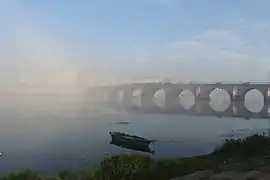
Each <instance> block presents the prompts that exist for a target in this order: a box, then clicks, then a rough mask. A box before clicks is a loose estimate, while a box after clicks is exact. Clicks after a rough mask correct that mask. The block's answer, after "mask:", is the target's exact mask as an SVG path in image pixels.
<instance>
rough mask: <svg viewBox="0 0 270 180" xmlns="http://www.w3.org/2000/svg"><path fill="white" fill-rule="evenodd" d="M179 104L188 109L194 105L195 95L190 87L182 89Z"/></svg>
mask: <svg viewBox="0 0 270 180" xmlns="http://www.w3.org/2000/svg"><path fill="white" fill-rule="evenodd" d="M178 98H179V104H180V106H181V107H183V108H184V109H186V110H189V109H191V108H192V106H194V105H195V98H196V97H195V95H194V93H193V92H192V91H191V90H190V89H184V90H182V91H181V92H180V93H179V95H178Z"/></svg>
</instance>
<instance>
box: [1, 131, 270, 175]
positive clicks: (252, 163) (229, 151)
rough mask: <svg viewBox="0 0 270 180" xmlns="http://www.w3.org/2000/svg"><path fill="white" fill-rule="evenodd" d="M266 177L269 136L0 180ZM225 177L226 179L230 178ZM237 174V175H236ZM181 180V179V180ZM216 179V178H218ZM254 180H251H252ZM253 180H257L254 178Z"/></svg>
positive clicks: (269, 158) (115, 158)
mask: <svg viewBox="0 0 270 180" xmlns="http://www.w3.org/2000/svg"><path fill="white" fill-rule="evenodd" d="M228 174H229V175H230V176H235V177H238V179H239V178H240V176H241V178H240V179H243V178H242V176H243V177H244V176H256V177H257V176H258V177H259V176H260V177H262V176H267V175H268V174H270V137H269V135H265V134H264V135H253V136H250V137H247V138H245V139H237V140H234V139H230V140H226V141H225V142H224V144H223V145H222V146H220V147H218V148H216V149H215V150H214V151H213V152H212V153H210V154H208V155H204V156H197V157H188V158H177V159H162V160H153V159H151V158H149V157H147V156H128V155H123V156H113V157H109V158H106V159H104V160H103V161H102V162H101V163H100V165H99V166H98V167H96V168H94V169H89V170H85V171H83V172H80V173H72V172H68V171H64V172H59V174H58V175H57V177H52V178H49V177H40V176H39V175H38V174H37V173H36V172H34V171H31V170H25V171H22V172H18V173H11V174H9V175H8V176H7V177H4V178H2V179H3V180H4V179H5V180H56V179H57V180H79V179H82V180H91V179H92V180H129V179H130V180H136V179H138V180H146V179H155V180H168V179H172V178H175V177H184V179H198V177H203V176H204V177H205V178H206V179H209V178H210V177H214V176H223V177H224V176H225V175H228ZM229 175H228V176H229ZM236 175H237V176H236ZM182 179H183V178H182ZM217 179H219V178H217ZM253 179H254V178H253ZM255 179H256V178H255Z"/></svg>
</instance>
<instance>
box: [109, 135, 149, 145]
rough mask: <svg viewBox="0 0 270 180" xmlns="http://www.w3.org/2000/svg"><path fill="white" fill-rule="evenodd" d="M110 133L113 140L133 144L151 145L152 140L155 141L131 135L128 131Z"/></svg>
mask: <svg viewBox="0 0 270 180" xmlns="http://www.w3.org/2000/svg"><path fill="white" fill-rule="evenodd" d="M110 135H111V137H112V140H117V141H122V142H130V143H133V144H145V145H149V144H150V143H151V142H154V140H148V139H145V138H143V137H139V136H134V135H129V134H126V133H121V132H110Z"/></svg>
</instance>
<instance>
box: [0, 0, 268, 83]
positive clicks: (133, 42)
mask: <svg viewBox="0 0 270 180" xmlns="http://www.w3.org/2000/svg"><path fill="white" fill-rule="evenodd" d="M269 7H270V2H269V1H268V0H258V1H254V0H227V1H217V0H201V1H199V0H88V1H86V0H85V1H83V0H82V1H80V2H79V1H72V0H58V1H53V0H47V1H35V0H24V1H16V0H13V1H7V0H6V1H5V0H3V1H1V2H0V10H1V11H0V14H1V21H2V23H1V28H2V33H1V35H0V38H2V44H0V45H1V46H3V47H4V48H2V51H4V52H5V53H2V54H5V56H6V57H5V58H2V59H9V61H4V60H2V61H3V62H2V64H5V66H3V67H5V70H6V71H7V73H6V75H5V77H12V78H13V81H14V82H21V81H24V82H25V83H26V82H28V83H30V82H32V81H33V82H37V81H40V79H41V78H43V79H50V80H47V81H48V82H51V81H52V79H56V78H54V77H56V76H57V77H61V78H62V79H61V78H60V79H59V80H58V81H63V78H66V80H65V81H67V83H68V82H69V81H71V79H72V78H73V79H72V82H74V81H75V80H74V79H77V81H78V79H80V83H86V82H85V81H87V82H89V81H92V83H94V82H99V81H104V82H105V81H107V82H109V81H119V82H123V81H134V80H139V81H140V80H144V79H151V78H153V79H178V80H182V81H190V80H191V81H246V80H251V81H266V80H267V71H268V70H270V53H269V52H268V49H269V48H270V31H269V30H270V12H269ZM7 44H8V45H7ZM15 47H16V48H15ZM8 52H13V53H8ZM14 55H16V57H14ZM2 56H3V55H2ZM7 57H8V58H7ZM60 57H61V58H60ZM8 68H10V69H9V70H7V69H8ZM11 72H12V73H11ZM2 73H3V72H2ZM8 73H9V74H8ZM14 74H16V75H14ZM33 74H35V75H33ZM60 74H62V75H60ZM63 74H69V75H63ZM33 76H34V77H35V78H36V79H35V81H34V80H33V79H34V78H33ZM62 76H63V77H62ZM66 76H67V77H66ZM22 77H23V78H22ZM71 77H72V78H71ZM86 77H87V78H86ZM68 78H71V79H68ZM22 79H23V80H22ZM30 79H31V80H30ZM86 79H88V80H86ZM89 79H91V80H89ZM13 81H12V82H13ZM58 81H57V82H58ZM10 82H11V81H10ZM44 82H45V80H44ZM57 82H55V84H57ZM77 83H78V82H77ZM90 84H91V83H90Z"/></svg>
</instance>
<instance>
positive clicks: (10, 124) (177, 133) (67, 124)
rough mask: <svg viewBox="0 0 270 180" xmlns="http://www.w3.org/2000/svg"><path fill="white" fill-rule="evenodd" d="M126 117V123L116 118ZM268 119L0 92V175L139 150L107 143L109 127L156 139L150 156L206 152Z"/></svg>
mask: <svg viewBox="0 0 270 180" xmlns="http://www.w3.org/2000/svg"><path fill="white" fill-rule="evenodd" d="M122 121H125V122H126V121H129V122H131V123H129V124H117V122H122ZM267 127H270V123H269V122H268V120H264V119H251V120H245V119H241V118H215V117H193V116H184V115H160V114H135V113H128V112H122V111H116V110H114V109H108V108H105V107H97V106H96V105H95V104H90V103H89V102H87V98H85V97H83V96H38V95H36V96H35V95H29V96H27V95H23V96H18V95H16V96H15V95H9V96H8V95H2V96H1V101H0V142H1V144H0V152H1V153H2V156H1V157H0V174H6V173H8V172H10V171H16V170H21V169H25V168H33V169H35V170H37V171H39V172H40V173H42V174H52V173H55V172H57V171H59V170H63V169H72V170H80V169H83V168H85V167H90V166H94V165H97V164H98V163H99V162H100V160H102V159H103V158H104V157H105V156H108V155H111V154H125V153H128V154H130V153H139V152H136V151H132V150H127V149H123V148H120V147H118V146H115V145H111V144H110V143H109V142H110V135H109V132H110V131H121V132H127V133H130V134H135V135H140V136H143V137H146V138H149V139H157V140H158V141H157V142H156V143H155V144H154V149H155V154H154V155H151V156H153V157H154V158H165V157H183V156H193V155H200V154H205V153H208V152H211V151H212V150H213V148H215V147H216V146H217V145H219V144H220V143H221V142H222V140H223V138H222V136H223V135H224V134H226V133H230V132H231V131H232V130H234V129H243V128H244V129H245V128H267Z"/></svg>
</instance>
